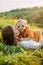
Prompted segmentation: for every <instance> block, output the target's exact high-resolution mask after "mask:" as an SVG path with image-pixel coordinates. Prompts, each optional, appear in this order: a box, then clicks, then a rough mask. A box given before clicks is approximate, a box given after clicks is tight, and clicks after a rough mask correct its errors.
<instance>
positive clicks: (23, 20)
mask: <svg viewBox="0 0 43 65" xmlns="http://www.w3.org/2000/svg"><path fill="white" fill-rule="evenodd" d="M19 22H24V23H25V24H27V20H25V19H19V20H17V23H16V25H17V24H18V23H19Z"/></svg>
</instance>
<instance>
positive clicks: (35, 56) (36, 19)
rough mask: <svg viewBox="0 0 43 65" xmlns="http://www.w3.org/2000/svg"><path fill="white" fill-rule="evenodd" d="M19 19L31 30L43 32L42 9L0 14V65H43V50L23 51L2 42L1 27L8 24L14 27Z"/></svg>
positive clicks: (36, 8) (26, 9)
mask: <svg viewBox="0 0 43 65" xmlns="http://www.w3.org/2000/svg"><path fill="white" fill-rule="evenodd" d="M19 18H22V19H26V20H27V21H28V25H30V28H31V29H40V30H41V31H43V7H40V8H38V7H34V8H23V9H16V10H11V11H8V12H0V65H43V48H40V49H29V50H25V49H24V48H22V47H19V46H9V45H5V43H3V42H2V33H1V31H2V29H3V27H5V26H6V25H9V24H10V25H13V26H15V24H16V21H17V19H19Z"/></svg>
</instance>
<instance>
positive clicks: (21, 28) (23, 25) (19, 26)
mask: <svg viewBox="0 0 43 65" xmlns="http://www.w3.org/2000/svg"><path fill="white" fill-rule="evenodd" d="M16 28H17V29H18V30H19V31H20V32H23V31H24V30H25V28H26V23H25V22H23V21H21V22H18V23H17V25H16Z"/></svg>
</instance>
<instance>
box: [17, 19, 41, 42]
mask: <svg viewBox="0 0 43 65" xmlns="http://www.w3.org/2000/svg"><path fill="white" fill-rule="evenodd" d="M16 28H17V29H18V30H19V31H20V35H21V36H22V37H23V38H31V39H32V40H33V41H36V42H39V38H40V30H39V29H35V30H32V29H30V27H29V26H27V22H26V20H23V19H19V20H18V21H17V23H16Z"/></svg>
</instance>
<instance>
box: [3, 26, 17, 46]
mask: <svg viewBox="0 0 43 65" xmlns="http://www.w3.org/2000/svg"><path fill="white" fill-rule="evenodd" d="M2 37H3V42H5V43H6V44H7V45H13V44H14V45H16V43H15V39H14V27H13V26H10V25H8V26H6V27H4V28H3V29H2Z"/></svg>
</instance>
